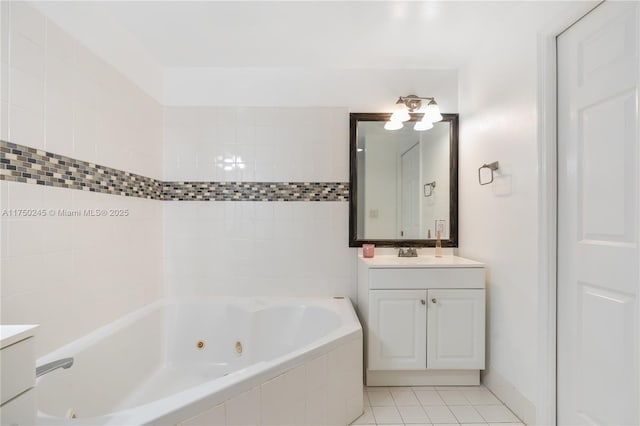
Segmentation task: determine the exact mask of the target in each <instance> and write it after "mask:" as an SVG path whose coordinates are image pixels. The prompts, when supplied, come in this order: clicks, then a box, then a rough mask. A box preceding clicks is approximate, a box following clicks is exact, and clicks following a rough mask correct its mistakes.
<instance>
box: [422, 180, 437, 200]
mask: <svg viewBox="0 0 640 426" xmlns="http://www.w3.org/2000/svg"><path fill="white" fill-rule="evenodd" d="M435 187H436V181H435V180H434V181H433V182H429V183H425V184H424V187H423V188H422V190H423V191H424V196H425V197H431V196H432V195H433V188H435Z"/></svg>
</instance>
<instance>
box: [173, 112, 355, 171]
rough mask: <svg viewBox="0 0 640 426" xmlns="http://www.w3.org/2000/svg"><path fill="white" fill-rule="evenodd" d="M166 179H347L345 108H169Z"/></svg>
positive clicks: (347, 157) (346, 118)
mask: <svg viewBox="0 0 640 426" xmlns="http://www.w3.org/2000/svg"><path fill="white" fill-rule="evenodd" d="M164 118H165V122H164V126H165V130H164V179H165V180H177V181H180V180H206V181H211V180H217V181H262V182H282V181H285V182H286V181H323V182H336V181H338V182H345V181H348V179H349V162H348V161H349V111H348V109H347V108H267V107H261V108H249V107H246V108H236V107H167V108H165V109H164Z"/></svg>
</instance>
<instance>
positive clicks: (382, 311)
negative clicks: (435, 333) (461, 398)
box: [368, 290, 427, 370]
mask: <svg viewBox="0 0 640 426" xmlns="http://www.w3.org/2000/svg"><path fill="white" fill-rule="evenodd" d="M369 297H370V299H369V306H370V309H371V311H370V313H369V317H370V319H371V325H370V327H369V348H368V349H369V350H368V353H369V359H368V361H369V362H368V368H369V370H418V369H424V368H426V359H427V354H426V334H427V330H426V323H427V313H426V298H427V291H426V290H372V291H370V292H369Z"/></svg>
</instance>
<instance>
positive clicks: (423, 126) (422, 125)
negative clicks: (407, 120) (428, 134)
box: [413, 119, 433, 132]
mask: <svg viewBox="0 0 640 426" xmlns="http://www.w3.org/2000/svg"><path fill="white" fill-rule="evenodd" d="M429 129H433V123H432V122H430V121H424V119H423V120H421V121H418V122H417V123H416V125H415V126H413V130H417V131H419V132H421V131H423V130H429Z"/></svg>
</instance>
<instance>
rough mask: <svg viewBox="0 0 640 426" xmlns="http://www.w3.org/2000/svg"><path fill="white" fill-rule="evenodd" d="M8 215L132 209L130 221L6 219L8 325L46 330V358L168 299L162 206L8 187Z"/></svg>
mask: <svg viewBox="0 0 640 426" xmlns="http://www.w3.org/2000/svg"><path fill="white" fill-rule="evenodd" d="M0 191H1V192H2V196H3V199H6V201H5V202H3V203H2V206H1V207H0V208H1V209H10V210H11V209H45V210H46V211H47V212H49V211H50V210H57V209H58V208H64V209H78V208H80V209H83V208H91V209H94V208H106V209H127V210H128V211H129V212H130V215H129V216H128V217H59V216H50V215H49V213H48V214H47V217H39V218H10V217H2V219H1V221H2V242H3V249H2V255H1V262H2V268H1V273H0V277H1V278H0V279H1V284H2V288H1V290H2V291H1V298H0V304H1V305H0V307H1V309H0V311H1V314H0V321H1V322H2V323H3V324H11V323H37V324H41V328H40V333H39V334H38V347H37V350H38V355H43V354H45V353H47V352H49V351H51V350H52V349H55V348H56V347H59V346H61V345H63V344H65V343H68V342H69V341H71V340H73V339H74V338H77V337H79V336H81V335H83V334H85V333H86V332H88V331H90V330H92V329H95V328H96V327H98V326H100V325H102V324H104V323H106V322H109V321H111V320H114V319H116V318H118V317H120V316H122V315H124V314H125V313H127V312H129V311H131V310H134V309H136V308H138V307H140V306H143V305H145V304H147V303H150V302H151V301H153V300H156V299H158V298H159V297H160V296H161V295H162V266H161V261H162V256H161V247H162V234H161V232H158V230H160V229H162V205H161V202H159V201H153V200H145V199H139V198H129V197H127V198H125V197H118V196H113V195H106V194H96V193H90V192H85V191H71V190H68V189H63V188H51V187H43V186H40V185H29V184H23V183H15V182H6V181H3V182H0Z"/></svg>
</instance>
